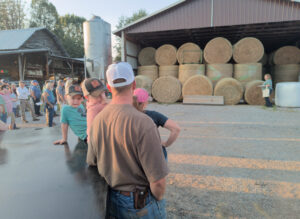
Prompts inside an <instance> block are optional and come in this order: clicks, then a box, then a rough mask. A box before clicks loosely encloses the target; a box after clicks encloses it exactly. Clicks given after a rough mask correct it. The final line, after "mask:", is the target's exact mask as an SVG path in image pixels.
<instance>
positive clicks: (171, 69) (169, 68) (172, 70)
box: [158, 65, 179, 78]
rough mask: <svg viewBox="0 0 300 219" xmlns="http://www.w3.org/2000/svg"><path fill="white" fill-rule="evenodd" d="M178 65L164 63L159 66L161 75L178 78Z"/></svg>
mask: <svg viewBox="0 0 300 219" xmlns="http://www.w3.org/2000/svg"><path fill="white" fill-rule="evenodd" d="M178 68H179V67H178V65H163V66H159V74H158V75H159V77H164V76H173V77H175V78H178Z"/></svg>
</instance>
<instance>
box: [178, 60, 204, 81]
mask: <svg viewBox="0 0 300 219" xmlns="http://www.w3.org/2000/svg"><path fill="white" fill-rule="evenodd" d="M204 74H205V65H203V64H184V65H179V72H178V79H179V81H180V82H181V84H182V85H184V83H185V82H186V81H187V80H188V79H189V78H190V77H192V76H194V75H204Z"/></svg>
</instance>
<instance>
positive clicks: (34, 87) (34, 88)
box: [30, 80, 42, 116]
mask: <svg viewBox="0 0 300 219" xmlns="http://www.w3.org/2000/svg"><path fill="white" fill-rule="evenodd" d="M30 93H31V97H32V99H33V105H34V112H35V115H37V116H41V112H40V105H37V103H39V102H40V101H41V93H42V92H41V88H40V86H39V83H38V81H37V80H33V81H31V87H30Z"/></svg>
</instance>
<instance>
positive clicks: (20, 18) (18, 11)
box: [0, 0, 25, 30]
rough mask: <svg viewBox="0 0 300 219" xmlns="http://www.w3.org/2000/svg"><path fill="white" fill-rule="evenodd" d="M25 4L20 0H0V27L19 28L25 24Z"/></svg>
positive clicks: (4, 28)
mask: <svg viewBox="0 0 300 219" xmlns="http://www.w3.org/2000/svg"><path fill="white" fill-rule="evenodd" d="M24 8H25V4H24V3H23V1H22V0H0V29H1V30H10V29H21V28H24V26H25V12H24Z"/></svg>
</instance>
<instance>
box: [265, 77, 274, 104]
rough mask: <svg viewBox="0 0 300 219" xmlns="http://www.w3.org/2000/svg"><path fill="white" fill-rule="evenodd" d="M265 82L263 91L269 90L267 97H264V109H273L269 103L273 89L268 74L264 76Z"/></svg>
mask: <svg viewBox="0 0 300 219" xmlns="http://www.w3.org/2000/svg"><path fill="white" fill-rule="evenodd" d="M264 78H265V82H264V84H263V89H269V96H268V97H265V101H266V107H273V105H272V103H271V101H270V96H271V94H272V91H273V88H272V78H271V75H270V74H265V77H264Z"/></svg>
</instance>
